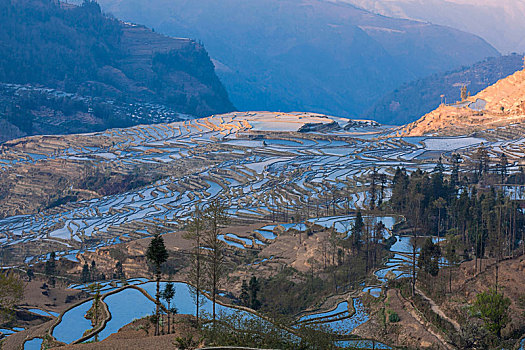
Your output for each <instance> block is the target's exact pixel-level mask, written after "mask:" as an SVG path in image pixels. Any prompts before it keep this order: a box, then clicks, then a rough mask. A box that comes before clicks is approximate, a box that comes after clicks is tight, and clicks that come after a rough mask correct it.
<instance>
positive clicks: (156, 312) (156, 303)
mask: <svg viewBox="0 0 525 350" xmlns="http://www.w3.org/2000/svg"><path fill="white" fill-rule="evenodd" d="M159 289H160V273H158V272H157V294H156V295H155V317H156V320H155V335H159V334H160V333H159V311H160V291H159Z"/></svg>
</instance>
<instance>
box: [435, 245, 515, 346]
mask: <svg viewBox="0 0 525 350" xmlns="http://www.w3.org/2000/svg"><path fill="white" fill-rule="evenodd" d="M478 264H479V262H478ZM478 270H479V266H478ZM444 275H445V276H443V277H447V279H448V274H447V273H446V272H445V273H444ZM452 277H453V279H452V293H453V294H452V296H451V297H450V296H447V297H446V298H444V301H443V302H442V303H441V305H440V307H441V309H442V310H443V311H445V312H446V314H447V315H448V316H449V317H452V318H454V317H455V316H457V314H458V310H460V309H461V308H462V307H463V306H464V305H466V304H467V303H468V304H471V303H472V302H474V300H475V298H476V295H477V294H478V293H481V292H483V291H487V290H488V289H490V288H495V286H496V261H495V260H494V259H483V262H482V271H481V272H478V273H477V274H476V270H475V261H468V262H465V263H463V264H461V266H460V267H459V269H457V271H455V272H454V273H453V275H452ZM446 284H447V287H448V283H446ZM498 291H499V292H503V294H504V295H505V296H506V297H508V298H510V300H511V305H510V312H509V315H510V317H511V320H512V321H511V323H510V324H509V325H508V326H507V327H506V328H505V329H504V331H503V335H504V336H505V334H509V332H511V331H512V330H514V329H523V328H524V327H525V310H524V309H522V308H521V306H520V305H519V299H520V298H525V256H524V255H522V256H520V257H517V258H513V259H508V260H504V261H501V262H499V263H498ZM441 294H442V295H444V293H441Z"/></svg>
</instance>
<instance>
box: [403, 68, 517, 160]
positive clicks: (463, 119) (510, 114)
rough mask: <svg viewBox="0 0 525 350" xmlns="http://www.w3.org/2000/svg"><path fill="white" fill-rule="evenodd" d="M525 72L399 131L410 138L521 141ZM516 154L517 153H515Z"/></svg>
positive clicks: (443, 107)
mask: <svg viewBox="0 0 525 350" xmlns="http://www.w3.org/2000/svg"><path fill="white" fill-rule="evenodd" d="M524 123H525V69H524V70H519V71H517V72H515V73H514V74H512V75H509V76H508V77H506V78H504V79H501V80H499V81H498V82H496V83H495V84H493V85H491V86H489V87H487V88H486V89H484V90H482V91H481V92H479V93H478V94H476V95H475V96H471V97H469V98H468V99H466V100H464V101H461V102H459V103H455V104H452V105H450V104H449V105H445V104H444V105H441V106H439V107H438V108H437V109H436V110H434V111H432V112H430V113H428V114H426V115H425V116H423V117H422V118H420V119H418V120H417V121H415V122H413V123H410V124H408V125H406V126H405V127H403V128H402V129H401V131H400V134H404V135H410V136H420V135H429V134H433V135H440V136H457V135H468V134H472V133H477V135H479V136H482V137H485V138H493V137H494V135H496V136H497V139H502V138H507V139H521V138H523V134H524V132H525V124H524ZM518 154H519V151H518Z"/></svg>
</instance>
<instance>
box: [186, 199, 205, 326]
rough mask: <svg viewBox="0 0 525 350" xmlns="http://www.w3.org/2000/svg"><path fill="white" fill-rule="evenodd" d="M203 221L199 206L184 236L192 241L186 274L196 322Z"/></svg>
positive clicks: (199, 295)
mask: <svg viewBox="0 0 525 350" xmlns="http://www.w3.org/2000/svg"><path fill="white" fill-rule="evenodd" d="M204 232H205V223H204V217H203V213H202V211H201V210H200V208H198V207H197V209H195V211H194V212H193V214H192V217H191V221H190V223H189V225H188V233H187V235H186V238H188V239H191V240H192V241H193V250H192V253H191V254H192V260H191V269H190V273H189V276H188V279H189V282H190V292H191V294H192V296H193V298H194V300H195V306H196V311H195V317H196V318H197V324H198V323H199V311H200V310H199V309H200V301H201V299H202V296H201V294H200V291H201V289H202V282H203V271H202V270H203V260H204V255H203V249H205V247H203V242H204Z"/></svg>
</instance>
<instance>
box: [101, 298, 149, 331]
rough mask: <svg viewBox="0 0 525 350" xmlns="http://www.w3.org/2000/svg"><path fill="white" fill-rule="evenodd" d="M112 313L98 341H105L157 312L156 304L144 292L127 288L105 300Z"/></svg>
mask: <svg viewBox="0 0 525 350" xmlns="http://www.w3.org/2000/svg"><path fill="white" fill-rule="evenodd" d="M104 302H105V303H106V304H107V305H108V308H109V312H110V313H111V320H110V321H109V322H108V323H107V325H106V327H105V328H104V329H103V330H102V331H101V332H100V333H99V335H98V339H99V340H103V339H105V338H107V337H108V336H110V335H111V334H113V333H116V332H117V331H118V330H119V329H120V328H122V327H123V326H125V325H126V324H128V323H130V322H132V321H133V320H134V319H139V318H142V317H144V316H147V315H151V314H152V313H154V312H155V303H154V302H152V301H151V300H149V299H148V298H146V297H145V296H144V294H142V292H140V291H138V290H136V289H133V288H127V289H124V290H123V291H121V292H118V293H116V294H112V295H109V296H108V297H106V298H104Z"/></svg>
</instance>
